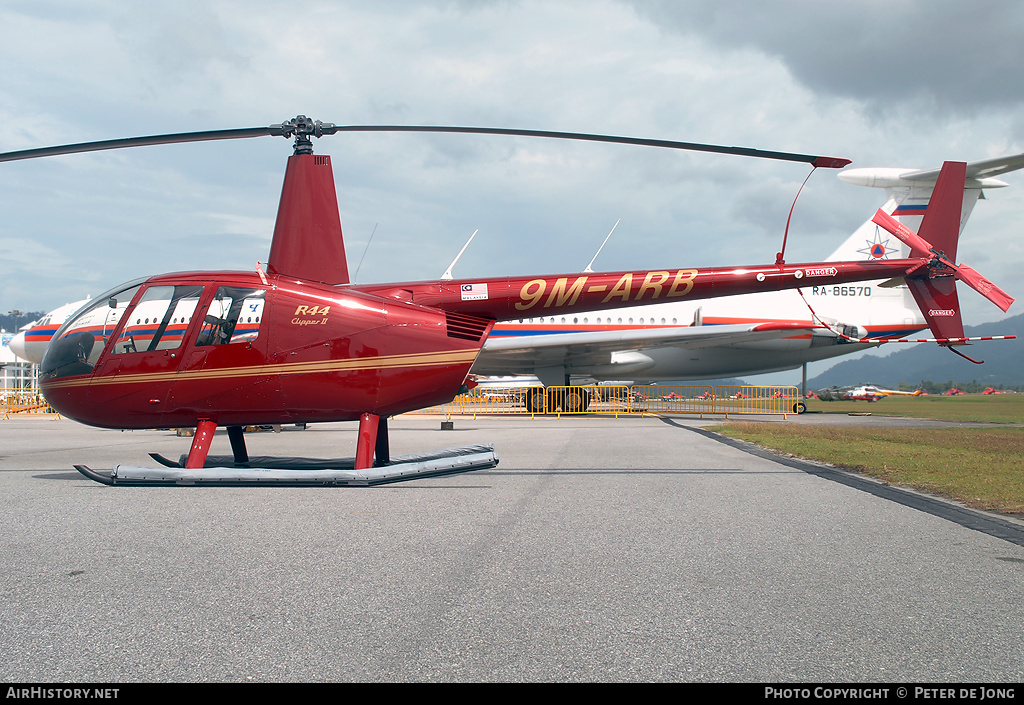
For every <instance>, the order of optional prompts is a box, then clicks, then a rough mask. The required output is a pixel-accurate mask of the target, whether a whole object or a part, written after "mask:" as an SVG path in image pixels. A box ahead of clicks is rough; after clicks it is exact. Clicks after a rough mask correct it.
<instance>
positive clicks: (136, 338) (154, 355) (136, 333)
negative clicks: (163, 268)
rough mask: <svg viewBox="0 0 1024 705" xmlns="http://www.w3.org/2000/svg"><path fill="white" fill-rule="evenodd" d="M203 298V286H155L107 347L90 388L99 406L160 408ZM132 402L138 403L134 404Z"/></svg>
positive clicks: (127, 315) (129, 313) (125, 316)
mask: <svg viewBox="0 0 1024 705" xmlns="http://www.w3.org/2000/svg"><path fill="white" fill-rule="evenodd" d="M202 293H203V287H202V286H193V285H190V286H151V287H149V288H148V289H146V290H145V291H144V292H143V294H142V298H141V299H140V300H139V303H138V304H136V305H135V307H134V308H129V309H128V310H127V311H125V313H124V314H123V315H122V316H121V325H120V329H119V332H117V333H116V334H114V335H112V336H110V338H109V340H108V342H107V346H106V349H105V350H104V354H103V358H102V359H101V360H100V362H99V365H98V366H97V369H96V373H95V375H94V377H93V382H92V384H91V385H90V387H89V389H90V395H91V396H92V398H93V400H94V402H97V403H115V402H116V403H122V402H127V403H128V404H131V408H137V409H140V410H143V411H146V412H148V413H151V412H153V411H155V410H158V409H159V408H160V406H161V405H162V404H163V402H165V401H166V399H167V395H168V392H169V390H170V385H171V380H172V379H173V377H174V373H175V372H176V371H177V369H178V365H179V363H180V362H181V347H182V341H183V340H184V337H185V333H186V331H187V330H188V327H189V324H190V323H191V322H192V318H193V316H194V314H195V310H196V306H197V305H198V304H199V298H200V296H202ZM136 381H137V382H138V383H137V384H136V383H134V382H136ZM132 397H139V399H137V400H135V402H133V401H132V399H131V398H132ZM142 397H145V399H142Z"/></svg>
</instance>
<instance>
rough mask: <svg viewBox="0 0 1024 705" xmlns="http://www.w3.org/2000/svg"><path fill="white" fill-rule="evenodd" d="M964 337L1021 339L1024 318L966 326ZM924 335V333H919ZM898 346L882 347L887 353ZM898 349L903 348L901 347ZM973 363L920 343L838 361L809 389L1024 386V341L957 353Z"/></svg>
mask: <svg viewBox="0 0 1024 705" xmlns="http://www.w3.org/2000/svg"><path fill="white" fill-rule="evenodd" d="M964 331H965V333H966V335H967V336H968V337H973V336H981V335H1017V336H1022V335H1024V314H1020V315H1018V316H1013V317H1012V318H1006V319H1004V320H1002V321H997V322H995V323H984V324H982V325H978V326H965V327H964ZM922 335H928V331H922ZM894 347H897V345H896V344H893V345H888V346H882V348H881V350H885V351H886V352H888V351H889V350H890V349H891V348H894ZM899 347H902V346H899ZM961 349H962V350H963V352H964V353H965V354H967V355H970V356H971V357H973V358H974V359H975V360H984V361H985V364H983V365H975V364H974V363H972V362H969V361H967V360H964V359H963V358H962V357H959V356H958V355H955V354H953V353H952V352H950V351H949V350H944V349H943V348H941V347H939V346H938V345H934V344H930V343H922V344H920V345H915V346H913V347H912V348H909V349H906V350H899V351H897V352H892V353H889V354H886V355H884V356H883V355H881V354H872V353H868V354H867V355H864V356H862V357H860V358H858V359H856V360H847V361H845V362H840V363H839V364H837V365H835V366H834V367H831V368H829V369H828V370H826V371H825V372H823V373H821V374H820V375H818V376H817V377H814V378H813V379H809V380H807V387H808V388H809V389H820V388H822V387H831V386H833V385H836V386H840V387H844V386H849V385H857V384H879V385H883V386H887V387H895V386H896V385H897V384H899V383H900V382H906V383H908V384H911V385H916V384H918V383H919V382H921V381H922V380H929V381H932V382H943V381H947V380H949V381H952V382H973V381H976V382H978V383H979V384H983V385H991V386H997V385H1000V384H1002V385H1008V386H1020V385H1024V340H1022V339H1021V338H1020V337H1018V338H1017V339H1016V340H996V341H988V342H979V343H974V344H972V345H969V346H965V347H963V348H961Z"/></svg>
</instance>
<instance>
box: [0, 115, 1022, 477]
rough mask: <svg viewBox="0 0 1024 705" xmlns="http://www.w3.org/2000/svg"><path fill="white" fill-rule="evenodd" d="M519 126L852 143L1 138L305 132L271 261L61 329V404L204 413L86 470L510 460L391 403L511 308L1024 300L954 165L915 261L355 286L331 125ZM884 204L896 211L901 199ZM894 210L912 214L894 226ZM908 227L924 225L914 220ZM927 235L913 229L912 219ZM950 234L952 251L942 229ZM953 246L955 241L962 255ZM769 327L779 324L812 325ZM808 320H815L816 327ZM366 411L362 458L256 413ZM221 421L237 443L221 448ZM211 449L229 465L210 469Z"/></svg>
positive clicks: (142, 286) (928, 307) (154, 282)
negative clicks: (430, 432)
mask: <svg viewBox="0 0 1024 705" xmlns="http://www.w3.org/2000/svg"><path fill="white" fill-rule="evenodd" d="M366 131H403V132H455V133H470V134H500V135H516V136H530V137H555V138H561V139H575V140H589V141H600V142H616V143H621V144H636V145H646V146H654V147H666V148H673V149H689V150H697V151H706V152H717V153H725V154H737V155H744V156H753V157H763V158H770V159H783V160H789V161H798V162H806V163H810V164H812V165H814V166H815V167H819V166H821V167H830V168H839V167H842V166H845V165H846V164H848V163H849V160H845V159H839V158H834V157H821V156H811V155H801V154H791V153H781V152H767V151H762V150H755V149H749V148H739V147H721V146H716V145H703V144H695V143H686V142H673V141H666V140H648V139H640V138H630V137H618V136H606V135H591V134H582V133H564V132H548V131H536V130H514V129H502V128H479V127H443V126H373V125H371V126H358V125H355V126H338V125H333V124H331V123H322V122H320V121H313V120H311V119H309V118H306V117H305V116H301V115H300V116H298V117H296V118H295V119H293V120H289V121H286V122H284V123H281V124H277V125H271V126H269V127H260V128H246V129H240V130H220V131H209V132H193V133H180V134H172V135H157V136H151V137H137V138H129V139H121V140H109V141H103V142H90V143H83V144H76V145H64V146H58V147H49V148H42V149H35V150H26V151H21V152H10V153H7V154H0V161H13V160H16V159H29V158H35V157H43V156H53V155H58V154H71V153H77V152H86V151H96V150H103V149H118V148H123V147H135V146H142V145H156V144H167V143H177V142H193V141H204V140H220V139H237V138H247V137H257V136H264V135H271V136H284V137H286V138H294V140H295V142H294V154H293V156H291V157H290V158H289V160H288V165H287V170H286V172H285V178H284V186H283V189H282V194H281V201H280V206H279V209H278V215H277V222H276V225H275V228H274V236H273V241H272V244H271V248H270V256H269V259H268V261H267V268H266V270H265V271H264V270H263V269H261V268H260V267H259V266H257V268H256V271H253V272H237V271H214V272H185V273H174V274H162V275H158V276H153V277H149V278H147V279H139V280H136V281H132V282H128V283H126V284H123V285H122V286H119V287H116V288H114V289H111V290H110V291H109V292H107V293H105V294H103V295H101V296H99V297H97V298H95V299H93V300H92V301H91V302H90V303H89V304H87V305H86V306H85V307H83V308H82V309H80V310H79V311H78V312H77V313H76V314H75V315H73V316H72V317H71V318H69V319H68V321H67V322H66V323H65V324H64V325H63V326H62V327H61V328H60V329H59V330H58V331H57V333H56V334H55V335H54V337H53V340H52V342H51V343H50V345H49V347H48V348H47V351H46V354H45V356H44V358H43V362H42V365H41V371H40V386H41V387H42V389H43V392H44V394H45V396H46V399H47V401H48V402H49V403H50V404H51V405H52V406H53V407H54V408H55V409H57V410H58V411H59V412H60V413H62V414H64V415H65V416H67V417H69V418H72V419H75V420H77V421H80V422H82V423H86V424H90V425H93V426H99V427H104V428H119V429H145V428H157V427H195V428H196V432H195V435H194V438H193V441H192V446H191V449H190V450H189V452H188V454H187V456H183V457H182V460H181V461H179V462H173V461H169V460H166V459H163V458H160V457H159V456H156V455H154V456H153V457H154V458H155V459H156V460H158V461H159V462H160V464H161V466H162V467H160V468H135V467H127V466H123V465H119V466H117V467H115V468H114V470H113V471H112V473H110V474H106V473H101V472H96V471H93V470H92V469H90V468H88V467H86V466H84V465H76V466H75V467H76V468H77V469H78V470H79V471H80V472H82V473H83V474H84V475H86V476H87V477H90V478H91V479H94V480H96V481H99V482H103V483H105V484H119V485H120V484H128V485H139V484H213V485H216V484H239V483H241V484H289V485H297V484H315V485H325V484H326V485H348V484H361V485H367V484H379V483H385V482H395V481H398V480H404V479H410V478H412V477H423V476H429V475H438V474H446V473H452V472H464V471H466V470H474V469H478V468H482V467H493V466H494V465H496V464H497V456H496V455H495V454H494V452H493V448H491V447H489V446H475V447H470V448H465V449H453V450H452V451H451V452H448V453H445V454H440V455H432V456H428V455H422V456H415V457H405V458H392V457H391V455H390V451H389V444H388V431H387V417H389V416H392V415H395V414H401V413H404V412H408V411H412V410H415V409H419V408H423V407H426V406H431V405H434V404H439V403H444V402H447V401H450V400H451V399H452V398H453V397H454V396H455V395H456V394H458V393H459V391H460V389H465V388H466V387H467V384H471V381H469V380H468V379H467V376H468V374H469V371H470V367H471V366H472V364H473V362H474V360H475V359H476V357H477V354H478V353H479V352H480V349H481V347H482V346H483V344H484V341H485V340H486V338H487V336H488V334H489V333H490V331H491V328H492V326H493V325H494V323H495V322H496V321H503V320H510V319H518V318H522V317H524V316H527V315H531V316H532V315H536V314H537V313H539V312H543V314H544V315H550V316H554V315H559V314H563V313H568V312H572V311H574V310H575V311H596V310H601V309H609V308H620V307H623V306H640V305H644V304H649V303H653V302H660V301H670V300H672V299H675V298H681V297H686V298H689V299H698V298H709V297H715V296H725V295H733V294H743V293H752V292H762V291H778V290H781V289H787V288H797V287H800V286H804V285H810V284H817V283H823V282H827V283H828V284H830V285H831V284H844V283H849V282H856V281H864V280H877V279H887V278H906V280H907V281H908V283H910V284H911V285H912V289H913V291H914V292H915V295H917V294H918V293H920V297H921V298H919V302H921V303H922V310H923V311H925V312H926V314H925V315H926V319H927V320H928V322H929V325H931V327H932V330H933V332H934V333H935V335H936V338H935V339H934V342H938V343H940V344H941V345H945V346H947V347H949V346H952V345H959V344H963V343H964V342H966V341H967V340H968V339H967V338H964V337H963V330H962V325H961V324H960V317H959V306H958V304H957V303H956V291H955V288H953V280H954V279H961V280H963V281H965V283H967V284H968V285H970V286H972V287H973V288H975V289H977V290H978V291H980V292H981V293H982V294H983V295H985V296H986V297H988V298H989V299H990V300H992V301H993V302H995V303H996V304H997V305H999V306H1000V307H1001V308H1003V310H1006V307H1008V306H1009V304H1010V303H1011V302H1012V301H1013V299H1011V298H1010V297H1009V296H1008V295H1007V294H1005V293H1004V292H1002V290H1000V289H998V287H996V286H995V285H993V284H991V282H988V280H986V279H984V278H983V277H981V275H980V274H978V273H977V272H975V271H974V270H972V269H970V268H969V267H966V266H963V265H960V266H957V265H954V264H953V263H952V259H953V258H954V257H955V247H956V241H957V237H958V233H959V228H958V224H959V214H960V207H961V199H962V194H963V184H964V178H965V175H964V169H963V165H962V164H957V163H947V164H946V165H945V166H944V167H943V171H942V175H941V176H940V179H939V183H938V185H937V186H936V190H935V197H934V198H933V200H934V201H939V202H940V203H941V207H937V208H929V210H928V215H927V216H926V218H925V221H924V222H923V224H922V226H921V233H920V234H919V235H918V234H914V233H909V235H908V234H907V233H905V232H902V231H901V230H900V227H901V226H899V223H898V222H895V221H893V222H892V223H890V222H889V221H887V220H885V219H884V218H882V217H879V220H880V221H881V222H880V224H881V225H882V227H886V228H888V229H890V231H891V232H893V233H894V234H895V235H896V236H897V237H900V238H901V239H904V240H905V241H907V242H908V244H910V245H911V247H912V252H913V255H912V257H910V258H908V259H897V260H884V261H864V262H820V263H810V264H786V263H785V262H784V261H783V258H782V255H781V254H779V255H778V256H777V258H776V262H775V263H773V264H767V265H760V266H745V267H718V268H707V269H697V268H678V267H672V268H666V269H660V270H649V271H626V272H612V273H596V274H595V273H590V272H587V273H572V274H563V275H540V276H528V277H501V278H485V279H442V280H435V281H420V282H403V283H384V284H358V285H356V284H351V283H350V281H349V274H348V265H347V261H346V257H345V246H344V241H343V238H342V232H341V221H340V216H339V210H338V201H337V195H336V192H335V186H334V177H333V171H332V168H331V160H330V157H328V156H323V155H314V154H313V150H312V140H311V138H312V137H322V136H324V135H330V134H336V133H338V132H366ZM884 215H885V214H884V213H882V216H884ZM893 223H895V225H893ZM904 230H905V229H904ZM908 232H909V231H908ZM928 238H931V240H930V242H936V243H938V244H939V245H941V247H940V249H938V250H933V248H932V246H931V245H930V244H929V240H928ZM946 253H949V254H948V256H947V254H946ZM779 328H780V324H770V323H769V324H762V325H761V326H758V327H757V330H758V331H764V332H765V333H766V334H775V335H786V334H794V333H796V332H797V331H798V329H794V328H789V327H787V328H785V329H784V330H780V329H779ZM806 328H807V326H801V327H800V328H799V330H806ZM350 420H358V421H359V430H358V440H357V445H356V455H355V458H354V459H349V460H348V461H347V462H346V461H343V460H338V459H331V460H323V461H316V460H312V459H291V461H287V460H286V459H282V458H250V457H249V456H248V454H247V451H246V448H245V441H244V436H243V428H244V427H246V426H251V425H266V424H291V423H296V424H306V423H315V422H327V421H350ZM218 426H223V427H226V428H227V434H228V438H229V441H230V444H231V449H232V456H230V457H226V456H225V457H214V456H209V457H208V454H209V450H210V444H211V441H212V439H213V436H214V432H215V430H216V428H217V427H218ZM211 466H212V467H211Z"/></svg>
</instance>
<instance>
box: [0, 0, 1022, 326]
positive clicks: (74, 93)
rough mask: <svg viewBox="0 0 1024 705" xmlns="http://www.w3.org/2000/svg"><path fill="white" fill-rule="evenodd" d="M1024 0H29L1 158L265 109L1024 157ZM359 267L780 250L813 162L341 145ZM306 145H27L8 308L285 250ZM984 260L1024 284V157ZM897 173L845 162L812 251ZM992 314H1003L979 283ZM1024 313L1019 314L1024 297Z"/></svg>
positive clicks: (14, 206)
mask: <svg viewBox="0 0 1024 705" xmlns="http://www.w3.org/2000/svg"><path fill="white" fill-rule="evenodd" d="M1021 37H1024V4H1022V3H1020V2H1017V1H1015V0H1005V1H998V2H986V1H985V0H979V1H978V2H972V3H964V2H962V1H949V0H907V1H903V2H893V1H892V0H886V1H885V2H880V1H875V0H860V1H859V2H855V3H838V2H813V1H811V0H808V1H806V2H799V1H797V0H776V1H774V2H771V3H765V2H759V1H754V2H743V1H739V0H709V1H707V2H705V1H703V0H691V1H685V2H679V1H669V0H666V1H664V2H657V1H651V2H644V1H642V0H635V1H633V2H629V1H626V0H621V1H610V0H609V1H604V2H601V1H588V2H554V1H551V0H545V1H543V2H531V1H527V0H524V1H521V2H515V1H511V0H509V1H494V2H487V1H480V2H469V1H455V0H452V1H448V2H444V1H436V2H430V1H426V0H424V1H421V2H411V1H410V2H402V1H397V0H396V1H393V2H387V1H381V2H375V3H366V2H342V1H332V2H317V1H316V0H310V1H307V2H305V3H299V4H286V3H280V2H262V1H253V0H244V1H242V0H238V1H234V0H204V1H203V2H193V1H191V0H177V1H176V2H173V3H171V2H158V3H126V2H121V1H118V0H67V1H62V0H49V1H48V0H30V1H28V0H26V1H21V0H6V2H4V3H3V5H2V6H0V71H2V74H0V75H2V76H3V79H2V80H0V120H2V123H3V125H4V126H5V129H4V130H2V131H0V152H6V151H12V150H17V149H27V148H32V147H40V146H48V145H55V144H63V143H73V142H82V141H90V140H102V139H112V138H117V137H126V136H137V135H147V134H162V133H171V132H186V131H193V130H213V129H226V128H235V127H254V126H265V125H269V124H272V123H277V122H281V121H283V120H286V119H289V118H291V117H294V116H295V115H297V114H304V115H308V116H310V117H313V118H316V119H320V120H323V121H325V122H333V123H337V124H373V123H387V124H395V123H399V124H450V125H484V126H502V127H516V128H524V129H544V130H565V131H577V132H595V133H607V134H622V135H630V136H639V137H651V138H661V139H675V140H684V141H693V142H710V143H718V144H728V145H742V146H748V147H758V148H762V149H771V150H780V151H791V152H801V153H811V154H827V155H834V156H843V157H847V158H850V159H852V160H853V161H854V164H853V166H854V167H865V166H905V167H917V168H932V167H938V166H939V165H940V164H941V162H942V161H943V160H945V159H955V160H964V161H972V160H978V159H985V158H989V157H996V156H1002V155H1009V154H1017V153H1020V152H1024V72H1022V71H1021V67H1022V66H1024V42H1022V41H1021ZM315 149H316V151H317V152H318V153H321V154H330V155H331V158H332V161H333V165H334V174H335V181H336V183H337V187H338V198H339V202H340V208H341V211H342V223H343V227H344V230H345V236H346V243H347V247H348V258H349V263H350V268H351V270H352V272H353V273H355V271H356V267H357V265H358V264H359V262H360V260H361V259H363V253H364V249H365V248H366V245H367V242H368V241H369V239H370V236H371V233H374V231H375V230H376V232H375V234H374V236H373V240H372V242H371V243H370V246H369V248H368V249H367V250H366V253H365V259H363V261H362V266H361V268H360V269H359V272H358V281H360V282H371V281H388V280H406V279H420V278H436V277H438V276H439V275H440V274H441V273H442V272H443V271H444V269H445V268H446V267H447V265H448V264H449V262H450V261H451V259H452V258H453V257H454V256H455V254H456V253H457V252H458V250H459V248H461V246H462V245H463V243H464V242H465V240H466V238H468V237H469V235H470V234H471V233H472V232H473V231H474V230H476V229H478V228H479V230H480V235H479V236H478V237H477V238H476V240H475V241H474V243H473V245H472V247H471V248H470V249H469V251H468V252H467V253H466V255H465V256H464V257H463V259H462V261H461V262H460V263H459V265H458V267H457V268H456V270H455V273H456V276H474V275H480V276H499V275H504V274H528V273H542V272H546V273H550V272H561V271H566V272H572V271H578V270H580V269H582V268H583V267H584V266H585V265H586V263H587V262H588V261H589V260H590V258H591V256H592V255H593V253H594V252H595V251H596V249H597V247H598V246H599V245H600V243H601V241H602V239H603V238H604V236H605V235H606V234H607V232H608V231H609V230H610V229H611V227H612V226H613V225H614V224H615V222H616V220H619V219H621V221H622V222H621V224H620V225H619V226H618V228H617V230H616V232H615V235H614V236H613V238H612V240H611V242H610V243H609V245H608V246H607V247H606V248H605V250H604V252H603V253H602V255H601V257H600V258H599V259H598V261H597V263H596V265H595V267H596V268H598V269H602V268H603V269H609V270H610V269H627V268H648V267H651V268H655V267H657V268H660V267H675V266H707V265H729V264H754V263H759V262H765V261H773V259H774V253H775V252H776V251H777V250H778V249H779V245H780V243H781V239H782V233H783V230H784V227H785V222H786V215H787V212H788V210H789V207H790V203H791V201H792V199H793V197H794V195H795V194H796V191H797V188H798V187H799V184H800V182H801V181H802V180H803V179H804V177H805V176H806V174H807V171H808V169H807V168H806V166H805V165H803V164H791V163H784V162H767V161H759V160H753V159H749V158H741V157H727V156H715V155H708V154H690V153H681V152H674V151H673V152H669V151H665V150H656V149H652V148H646V147H624V146H619V145H596V144H588V143H561V142H553V141H549V140H538V139H529V138H508V137H477V136H472V137H469V136H440V135H433V136H424V135H380V134H374V135H367V134H349V135H336V136H333V137H328V138H324V139H322V140H320V141H318V142H317V144H316V145H315ZM290 151H291V150H290V146H289V144H288V142H286V141H285V140H284V139H281V138H269V137H264V138H259V139H252V140H237V141H231V142H221V143H202V144H191V145H172V146H160V147H146V148H140V149H134V150H123V151H120V152H104V153H93V154H80V155H73V156H63V157H55V158H49V159H40V160H33V161H27V162H12V163H6V164H0V274H2V277H0V309H3V310H4V311H7V310H10V309H14V308H17V309H21V310H49V309H51V308H54V307H56V306H58V305H60V304H63V303H65V302H67V301H72V300H76V299H80V298H83V297H85V296H86V295H87V294H92V295H96V294H98V293H101V292H102V291H104V290H105V289H108V288H110V287H111V286H113V285H116V284H118V283H120V282H122V281H125V280H128V279H132V278H134V277H136V276H140V275H143V274H151V273H157V272H162V271H175V270H194V269H247V270H248V269H251V268H252V267H253V266H254V265H255V263H256V262H257V261H265V260H266V257H267V253H268V249H269V242H270V235H271V233H272V230H273V222H274V216H275V211H276V207H277V201H278V198H279V195H280V185H281V179H282V176H283V173H284V165H285V160H286V158H287V156H288V155H289V154H290ZM1003 178H1004V180H1006V181H1007V182H1009V183H1010V184H1011V188H1007V189H1001V190H997V191H992V192H990V193H989V194H988V199H989V200H987V201H986V202H984V203H981V204H980V205H979V206H978V208H977V209H976V210H975V214H974V216H973V217H972V220H971V222H970V224H969V225H968V229H967V231H966V233H965V236H964V241H963V243H962V244H961V248H960V255H959V257H960V259H961V260H962V261H964V262H967V263H969V264H971V265H973V266H974V267H975V268H977V269H978V270H980V271H982V272H983V273H984V274H986V276H988V277H989V278H990V279H992V280H993V281H995V282H996V283H997V284H999V285H1000V286H1002V287H1003V288H1004V289H1006V290H1007V291H1008V292H1010V293H1011V294H1012V295H1015V296H1018V297H1020V296H1024V244H1022V239H1021V237H1020V226H1019V223H1020V222H1021V219H1022V218H1024V172H1019V173H1011V174H1008V175H1006V176H1005V177H1003ZM880 197H881V192H878V191H873V190H869V189H863V188H858V187H855V186H850V185H847V184H843V183H841V182H839V181H838V180H837V179H836V177H835V172H832V171H829V170H819V171H818V172H817V173H816V174H814V176H813V177H812V178H811V180H810V182H809V184H808V186H807V188H806V189H805V191H804V193H803V195H802V196H801V198H800V201H799V203H798V205H797V208H796V212H795V214H794V217H793V224H792V226H791V233H790V243H789V248H788V252H787V259H788V260H790V261H797V260H816V259H819V258H823V257H824V256H826V255H828V254H829V253H830V252H831V251H832V250H833V249H834V248H835V247H836V246H837V245H838V244H839V243H840V242H841V241H842V240H843V239H844V238H845V237H846V235H848V234H849V233H850V232H851V231H852V230H853V229H854V228H855V227H856V226H857V225H859V224H860V223H861V222H862V221H863V220H864V219H866V218H867V217H869V216H870V214H871V213H872V212H873V210H874V209H875V208H876V207H877V206H879V205H881V198H880ZM962 299H963V304H964V308H965V312H966V315H965V319H966V320H967V321H968V323H981V322H985V321H991V320H998V319H999V318H1001V317H1003V316H1004V314H1002V313H1001V312H1000V311H998V310H997V309H996V308H994V307H993V306H991V305H989V304H988V303H987V302H985V301H984V300H982V299H981V298H980V297H977V296H975V295H974V294H973V292H969V291H965V292H964V294H963V295H962ZM1017 312H1018V311H1017V309H1016V307H1014V308H1011V309H1010V314H1015V313H1017Z"/></svg>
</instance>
